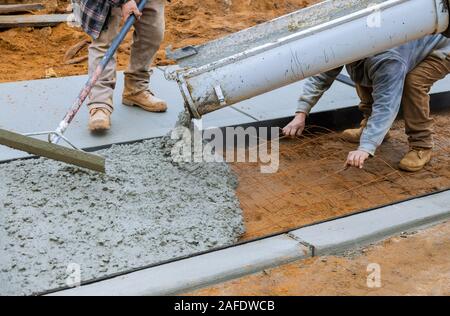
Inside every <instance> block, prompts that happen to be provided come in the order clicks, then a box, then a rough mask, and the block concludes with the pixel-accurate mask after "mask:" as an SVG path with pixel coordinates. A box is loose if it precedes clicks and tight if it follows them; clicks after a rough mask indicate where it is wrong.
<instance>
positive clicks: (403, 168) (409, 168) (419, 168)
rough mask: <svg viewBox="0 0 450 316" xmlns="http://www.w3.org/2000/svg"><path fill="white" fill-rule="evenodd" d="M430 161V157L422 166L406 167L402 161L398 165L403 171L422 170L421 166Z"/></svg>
mask: <svg viewBox="0 0 450 316" xmlns="http://www.w3.org/2000/svg"><path fill="white" fill-rule="evenodd" d="M430 161H431V158H430V159H429V160H428V161H427V162H426V163H425V164H424V165H423V166H422V167H415V168H414V167H407V166H405V165H402V163H399V165H398V167H399V168H400V169H401V170H403V171H407V172H418V171H420V170H422V169H423V168H425V166H426V165H428V164H429V163H430Z"/></svg>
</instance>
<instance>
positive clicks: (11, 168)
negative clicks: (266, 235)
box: [0, 139, 244, 295]
mask: <svg viewBox="0 0 450 316" xmlns="http://www.w3.org/2000/svg"><path fill="white" fill-rule="evenodd" d="M166 147H167V142H166V140H164V139H155V140H151V141H147V142H144V143H140V144H133V145H128V146H115V147H113V148H111V149H108V150H105V151H104V152H101V154H102V155H104V156H105V157H106V158H107V168H108V175H101V174H96V173H92V172H88V171H84V170H80V169H76V168H73V167H70V166H67V165H64V164H61V163H58V162H55V161H49V160H46V159H36V160H28V161H16V162H13V163H10V164H6V165H0V179H1V180H0V181H1V182H0V295H9V294H18V295H22V294H32V293H36V292H39V291H45V290H49V289H53V288H56V287H60V286H65V283H66V279H67V278H68V276H69V275H68V274H67V271H66V270H67V267H68V265H69V264H71V263H75V264H79V265H80V267H81V277H82V280H90V279H92V278H98V277H102V276H106V275H110V274H112V273H117V272H121V271H124V270H128V269H132V268H138V267H141V266H144V265H149V264H152V263H157V262H161V261H163V260H168V259H172V258H175V257H180V256H184V255H189V254H192V253H195V252H199V251H204V250H208V249H211V248H214V247H218V246H222V245H228V244H231V243H234V242H236V241H237V239H238V237H239V236H240V235H241V234H242V233H243V232H244V228H243V221H242V211H241V209H240V206H239V202H238V200H237V198H236V196H235V188H236V184H237V181H236V179H235V177H234V176H233V175H232V173H231V171H230V169H229V167H228V166H227V165H226V164H221V163H209V164H208V163H202V164H194V165H189V166H187V167H189V168H187V167H186V168H184V167H179V166H176V165H174V164H173V163H172V162H171V158H170V155H168V150H167V148H166Z"/></svg>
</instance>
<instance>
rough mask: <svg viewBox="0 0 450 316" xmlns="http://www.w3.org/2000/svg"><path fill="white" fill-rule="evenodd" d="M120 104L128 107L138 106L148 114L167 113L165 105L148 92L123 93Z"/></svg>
mask: <svg viewBox="0 0 450 316" xmlns="http://www.w3.org/2000/svg"><path fill="white" fill-rule="evenodd" d="M122 103H123V104H124V105H128V106H138V107H140V108H142V109H144V110H146V111H149V112H166V111H167V103H166V102H165V101H164V100H161V99H160V98H157V97H156V96H155V95H154V94H153V93H152V92H151V91H150V90H143V91H141V92H138V93H136V94H132V93H128V92H127V91H124V93H123V100H122Z"/></svg>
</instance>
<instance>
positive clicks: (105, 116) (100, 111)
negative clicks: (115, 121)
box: [89, 108, 111, 132]
mask: <svg viewBox="0 0 450 316" xmlns="http://www.w3.org/2000/svg"><path fill="white" fill-rule="evenodd" d="M110 128H111V112H110V111H108V110H107V109H104V108H97V109H91V110H90V112H89V130H90V131H91V132H103V131H106V130H109V129H110Z"/></svg>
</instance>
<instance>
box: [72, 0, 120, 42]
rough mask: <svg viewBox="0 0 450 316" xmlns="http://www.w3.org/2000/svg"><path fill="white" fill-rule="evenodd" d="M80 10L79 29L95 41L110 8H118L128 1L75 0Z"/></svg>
mask: <svg viewBox="0 0 450 316" xmlns="http://www.w3.org/2000/svg"><path fill="white" fill-rule="evenodd" d="M75 1H76V2H78V4H79V6H80V10H81V27H82V28H83V30H84V31H85V32H86V33H87V34H89V35H90V36H92V38H94V39H97V38H98V37H99V36H100V33H101V31H102V30H103V26H104V25H105V23H106V21H107V19H108V16H109V13H110V11H111V8H112V7H119V6H121V5H122V4H124V3H125V2H127V1H128V0H75Z"/></svg>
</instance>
